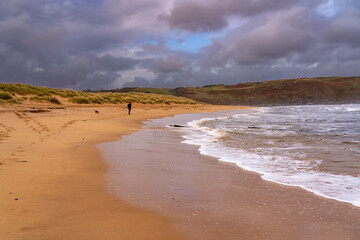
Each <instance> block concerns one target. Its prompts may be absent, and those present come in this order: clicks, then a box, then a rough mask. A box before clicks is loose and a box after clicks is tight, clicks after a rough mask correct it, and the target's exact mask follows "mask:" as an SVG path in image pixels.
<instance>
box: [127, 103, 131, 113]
mask: <svg viewBox="0 0 360 240" xmlns="http://www.w3.org/2000/svg"><path fill="white" fill-rule="evenodd" d="M127 108H128V109H129V115H130V112H131V102H129V104H128V105H127Z"/></svg>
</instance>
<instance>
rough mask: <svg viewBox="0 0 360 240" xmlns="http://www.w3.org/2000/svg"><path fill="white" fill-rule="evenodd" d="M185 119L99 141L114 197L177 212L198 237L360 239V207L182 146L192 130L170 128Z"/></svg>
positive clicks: (182, 225)
mask: <svg viewBox="0 0 360 240" xmlns="http://www.w3.org/2000/svg"><path fill="white" fill-rule="evenodd" d="M242 112H245V111H242ZM238 113H240V114H241V112H238ZM228 114H231V113H228ZM195 115H196V117H197V119H199V118H204V117H209V116H211V115H213V116H214V114H190V116H194V119H195ZM215 116H216V115H215ZM217 116H219V115H217ZM185 117H186V118H189V114H187V115H182V116H180V115H178V116H176V117H174V118H167V119H164V120H156V121H151V122H149V125H148V127H147V128H146V129H145V130H142V131H138V132H136V133H133V134H131V135H128V136H125V137H124V138H123V139H122V140H120V141H116V142H110V143H105V144H101V145H100V148H101V149H102V150H103V152H104V154H103V155H104V158H105V159H107V162H108V164H109V165H110V168H109V173H108V182H109V184H110V187H109V188H110V190H111V191H112V192H113V193H114V194H116V195H117V196H119V197H120V198H122V199H125V200H126V201H127V202H129V203H131V204H134V205H136V206H139V207H142V208H146V209H149V210H153V211H157V212H160V213H162V214H164V215H165V216H168V217H170V218H171V219H172V220H173V222H174V224H175V225H176V226H177V228H178V229H180V230H181V231H182V232H183V233H184V234H185V237H186V239H191V240H192V239H194V240H196V239H207V240H212V239H213V240H217V239H227V240H228V239H266V240H268V239H274V240H275V239H276V240H279V239H284V240H286V239H299V240H300V239H327V240H328V239H334V240H337V239H354V240H355V239H359V237H360V208H358V207H354V206H352V205H351V204H348V203H342V202H339V201H335V200H331V199H327V198H323V197H320V196H318V195H315V194H313V193H311V192H308V191H306V190H304V189H302V188H298V187H290V186H285V185H281V184H277V183H274V182H269V181H265V180H263V179H262V178H261V177H260V175H259V174H257V173H254V172H249V171H245V170H243V169H241V168H239V167H238V166H236V165H235V164H233V163H225V162H221V161H219V160H218V159H217V158H213V157H209V156H207V155H202V154H200V153H199V151H198V146H194V145H189V144H184V143H181V142H182V141H183V140H184V139H183V138H182V137H181V136H182V135H183V134H185V132H186V131H188V130H186V128H185V129H176V128H168V127H166V126H167V125H169V124H171V123H174V122H175V123H181V120H182V118H185ZM139 139H141V141H139ZM239 157H241V156H239Z"/></svg>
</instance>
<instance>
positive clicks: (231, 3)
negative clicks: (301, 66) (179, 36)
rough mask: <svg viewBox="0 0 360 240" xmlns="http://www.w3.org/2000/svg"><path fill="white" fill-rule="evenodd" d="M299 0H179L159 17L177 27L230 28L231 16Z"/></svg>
mask: <svg viewBox="0 0 360 240" xmlns="http://www.w3.org/2000/svg"><path fill="white" fill-rule="evenodd" d="M297 2H298V1H291V0H267V1H259V0H223V1H213V0H206V1H201V0H196V1H177V2H176V4H175V6H174V8H173V9H172V10H171V12H170V13H169V14H163V15H160V16H159V17H160V19H161V20H165V21H167V22H168V23H169V25H170V26H171V27H172V28H175V29H182V30H188V31H194V32H195V31H200V32H202V31H215V30H221V29H222V28H224V27H226V26H227V24H228V18H230V17H234V16H237V17H239V16H241V17H251V16H254V15H258V14H262V13H266V12H269V11H271V10H274V9H276V10H279V9H284V8H288V7H291V6H293V5H295V4H297Z"/></svg>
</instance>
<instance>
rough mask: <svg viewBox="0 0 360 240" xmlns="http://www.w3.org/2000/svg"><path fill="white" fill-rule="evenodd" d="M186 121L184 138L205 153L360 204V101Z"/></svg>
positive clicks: (276, 179) (273, 178)
mask: <svg viewBox="0 0 360 240" xmlns="http://www.w3.org/2000/svg"><path fill="white" fill-rule="evenodd" d="M186 125H187V127H186V130H185V131H183V138H184V140H183V141H182V142H183V143H184V144H193V145H197V146H199V151H200V153H201V154H204V155H209V156H213V157H216V158H218V159H219V160H220V161H224V162H230V163H235V164H236V165H237V166H238V167H240V168H243V169H245V170H248V171H252V172H256V173H258V174H260V175H261V177H262V178H263V179H264V180H267V181H271V182H276V183H279V184H284V185H289V186H296V187H301V188H303V189H306V190H307V191H310V192H312V193H314V194H316V195H319V196H322V197H326V198H330V199H335V200H338V201H341V202H346V203H350V204H352V205H354V206H357V207H360V104H346V105H306V106H276V107H260V108H257V109H254V110H253V111H246V112H231V113H229V114H228V115H227V116H221V117H206V118H202V119H197V120H194V121H189V122H187V123H186Z"/></svg>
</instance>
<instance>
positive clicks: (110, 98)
mask: <svg viewBox="0 0 360 240" xmlns="http://www.w3.org/2000/svg"><path fill="white" fill-rule="evenodd" d="M164 93H165V92H164V91H160V90H159V91H155V90H152V89H147V90H146V89H144V91H142V92H101V91H100V92H83V91H73V90H68V89H54V88H47V87H35V86H31V85H27V84H20V83H16V84H12V83H0V103H18V104H21V103H24V102H44V103H52V104H63V103H71V104H121V103H127V102H133V103H142V104H197V103H198V102H197V101H195V100H191V99H189V98H186V97H177V96H173V95H170V94H164Z"/></svg>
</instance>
